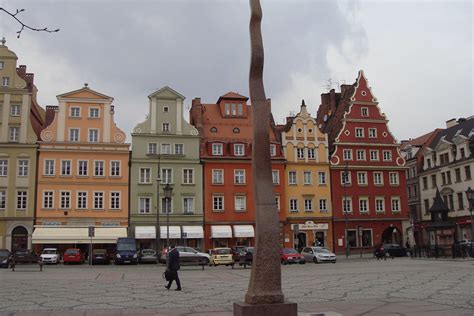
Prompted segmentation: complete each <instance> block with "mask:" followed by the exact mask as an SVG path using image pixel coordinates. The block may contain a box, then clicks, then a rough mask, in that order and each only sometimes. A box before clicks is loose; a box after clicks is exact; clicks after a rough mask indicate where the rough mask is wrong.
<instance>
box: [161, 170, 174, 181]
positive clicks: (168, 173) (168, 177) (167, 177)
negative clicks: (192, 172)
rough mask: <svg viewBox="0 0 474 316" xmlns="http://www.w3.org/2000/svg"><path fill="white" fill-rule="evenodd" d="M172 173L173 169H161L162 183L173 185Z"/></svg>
mask: <svg viewBox="0 0 474 316" xmlns="http://www.w3.org/2000/svg"><path fill="white" fill-rule="evenodd" d="M172 171H173V169H171V168H161V181H162V183H163V184H167V183H170V184H171V183H173V181H172V180H173V179H172Z"/></svg>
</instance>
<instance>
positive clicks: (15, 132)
mask: <svg viewBox="0 0 474 316" xmlns="http://www.w3.org/2000/svg"><path fill="white" fill-rule="evenodd" d="M19 139H20V128H19V127H17V126H15V127H10V129H9V141H11V142H18V141H19Z"/></svg>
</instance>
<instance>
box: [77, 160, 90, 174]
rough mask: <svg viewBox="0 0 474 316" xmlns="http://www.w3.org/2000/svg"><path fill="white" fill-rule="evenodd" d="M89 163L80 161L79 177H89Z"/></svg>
mask: <svg viewBox="0 0 474 316" xmlns="http://www.w3.org/2000/svg"><path fill="white" fill-rule="evenodd" d="M88 163H89V162H88V161H87V160H79V161H78V170H77V175H78V176H82V177H85V176H87V175H88V170H87V169H88V168H87V167H88Z"/></svg>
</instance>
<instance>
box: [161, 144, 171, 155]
mask: <svg viewBox="0 0 474 316" xmlns="http://www.w3.org/2000/svg"><path fill="white" fill-rule="evenodd" d="M161 153H162V154H163V155H171V145H170V144H161Z"/></svg>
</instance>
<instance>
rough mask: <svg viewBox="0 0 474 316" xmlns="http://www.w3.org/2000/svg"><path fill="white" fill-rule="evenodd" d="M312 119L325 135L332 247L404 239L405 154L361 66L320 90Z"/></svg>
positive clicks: (363, 247)
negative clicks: (353, 75) (336, 85)
mask: <svg viewBox="0 0 474 316" xmlns="http://www.w3.org/2000/svg"><path fill="white" fill-rule="evenodd" d="M317 122H318V124H320V126H321V128H322V129H323V131H324V132H326V133H328V138H329V146H330V162H331V166H330V169H331V184H332V188H331V189H332V205H333V214H334V243H335V245H334V249H335V251H336V252H337V253H343V252H344V251H345V249H346V242H347V244H348V248H349V249H350V251H351V252H352V253H354V252H355V253H359V252H371V251H373V248H374V246H375V245H377V244H380V243H398V244H404V243H405V240H406V236H404V235H403V232H404V231H406V230H405V229H406V227H408V226H409V216H408V203H407V192H406V174H405V170H406V168H405V160H404V159H403V158H402V156H401V154H400V150H399V148H400V144H398V143H397V141H396V140H395V138H394V137H393V135H392V134H391V133H390V131H389V129H388V126H387V123H388V120H387V119H386V117H385V115H384V114H383V113H381V111H380V108H379V106H378V101H377V99H376V98H375V96H374V95H373V94H372V91H371V88H370V87H369V86H368V83H367V80H366V78H365V77H364V73H363V72H362V71H360V72H359V76H358V78H357V80H356V82H355V83H354V84H353V85H342V86H341V92H340V93H336V92H335V91H334V90H331V91H330V92H329V93H326V94H322V95H321V105H320V107H319V110H318V115H317Z"/></svg>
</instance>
